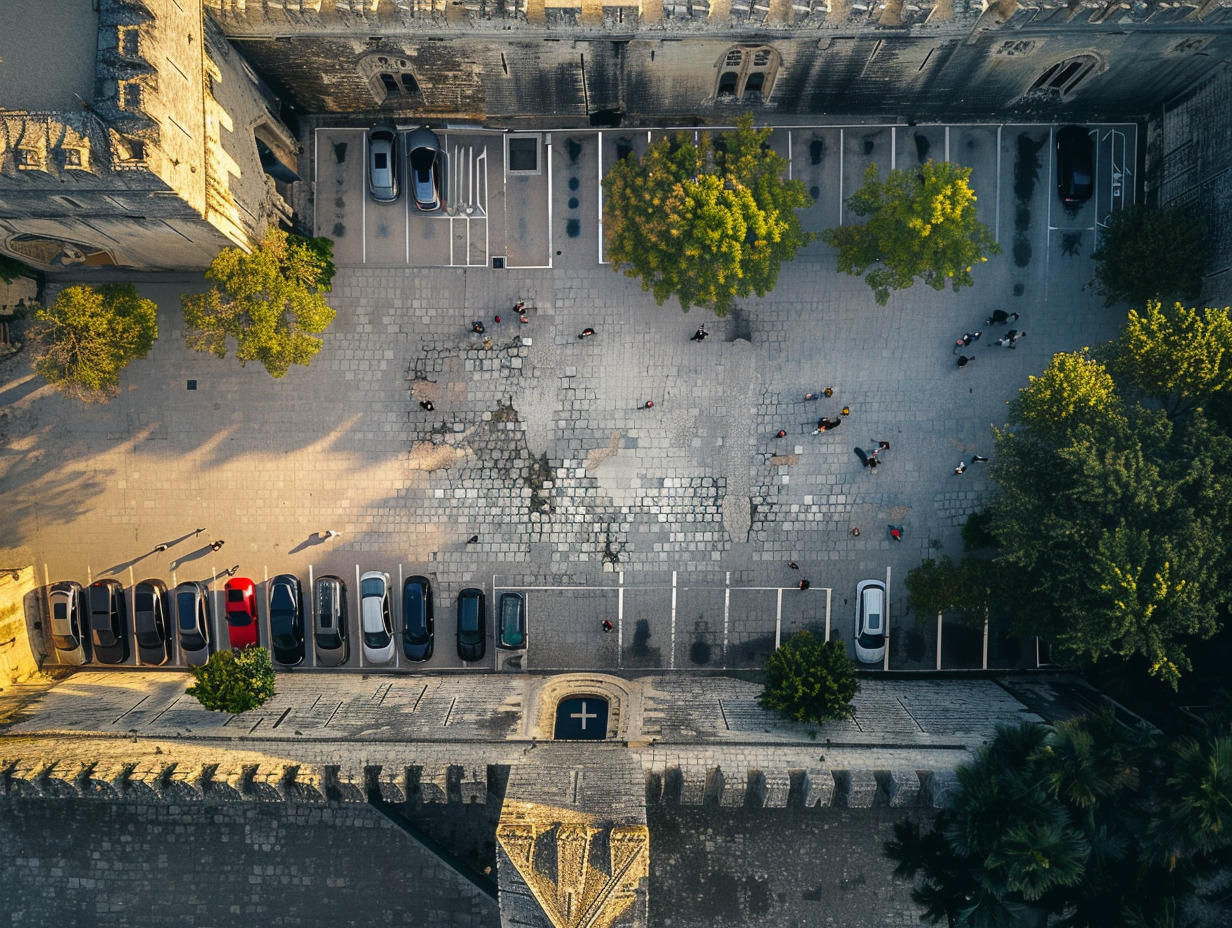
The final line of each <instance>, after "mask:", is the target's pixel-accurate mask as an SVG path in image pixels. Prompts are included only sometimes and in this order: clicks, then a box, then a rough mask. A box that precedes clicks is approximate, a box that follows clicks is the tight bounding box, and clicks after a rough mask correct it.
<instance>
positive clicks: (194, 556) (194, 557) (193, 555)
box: [171, 545, 214, 570]
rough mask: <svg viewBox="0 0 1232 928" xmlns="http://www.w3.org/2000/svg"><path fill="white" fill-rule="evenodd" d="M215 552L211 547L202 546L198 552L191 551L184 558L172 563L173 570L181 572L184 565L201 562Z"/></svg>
mask: <svg viewBox="0 0 1232 928" xmlns="http://www.w3.org/2000/svg"><path fill="white" fill-rule="evenodd" d="M213 550H214V549H213V548H211V547H210V546H209V545H202V546H201V547H200V548H198V549H197V550H196V551H189V552H188V553H187V554H185V555H184V556H183V557H178V558H176V559H175V560H174V561H172V562H171V569H172V570H179V569H180V567H181V566H182V565H184V564H187V563H188V562H190V561H199V560H201V558H203V557H205V556H206V554H209V553H212V552H213Z"/></svg>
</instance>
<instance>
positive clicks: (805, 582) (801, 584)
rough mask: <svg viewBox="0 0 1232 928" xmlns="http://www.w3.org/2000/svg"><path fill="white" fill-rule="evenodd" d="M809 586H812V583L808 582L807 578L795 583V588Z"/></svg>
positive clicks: (800, 588) (802, 588) (803, 588)
mask: <svg viewBox="0 0 1232 928" xmlns="http://www.w3.org/2000/svg"><path fill="white" fill-rule="evenodd" d="M810 586H812V584H811V583H809V582H808V581H807V580H801V581H800V582H799V583H797V584H796V589H798V590H807V589H808V588H809V587H810Z"/></svg>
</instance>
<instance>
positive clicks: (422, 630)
mask: <svg viewBox="0 0 1232 928" xmlns="http://www.w3.org/2000/svg"><path fill="white" fill-rule="evenodd" d="M402 613H403V622H404V624H405V626H406V636H407V638H409V639H410V640H411V641H414V642H420V641H423V640H424V639H426V638H427V637H428V621H427V615H426V613H425V612H424V600H423V591H422V590H421V589H419V587H416V586H408V587H407V588H406V591H405V592H404V593H403V594H402Z"/></svg>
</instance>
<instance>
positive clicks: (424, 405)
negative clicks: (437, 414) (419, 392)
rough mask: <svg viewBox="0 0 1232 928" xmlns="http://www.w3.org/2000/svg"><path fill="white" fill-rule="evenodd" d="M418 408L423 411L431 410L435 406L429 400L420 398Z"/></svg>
mask: <svg viewBox="0 0 1232 928" xmlns="http://www.w3.org/2000/svg"><path fill="white" fill-rule="evenodd" d="M419 408H420V409H422V410H423V411H424V412H432V410H434V409H436V407H435V406H433V405H432V401H431V400H420V401H419Z"/></svg>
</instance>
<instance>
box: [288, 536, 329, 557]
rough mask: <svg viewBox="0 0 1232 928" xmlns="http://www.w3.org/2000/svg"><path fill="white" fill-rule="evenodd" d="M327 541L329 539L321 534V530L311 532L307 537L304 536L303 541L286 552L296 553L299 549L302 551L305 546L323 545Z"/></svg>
mask: <svg viewBox="0 0 1232 928" xmlns="http://www.w3.org/2000/svg"><path fill="white" fill-rule="evenodd" d="M327 541H329V539H328V538H326V537H325V535H324V534H322V533H321V532H313V533H312V534H311V535H309V536H308V537H307V538H305V539H304V540H303V541H301V542H300V543H299V544H297V545H296V546H295V547H294V548H292V549H291V550H290V551H288V552H287V553H288V554H298V553H299V552H300V551H303V550H304V549H305V548H315V547H316V546H317V545H323V544H325V542H327Z"/></svg>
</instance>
